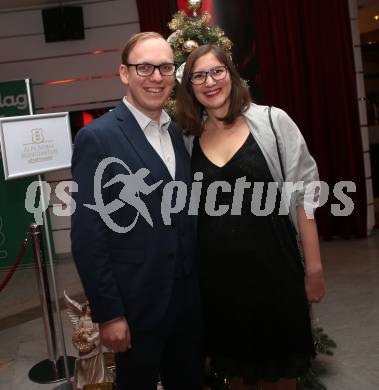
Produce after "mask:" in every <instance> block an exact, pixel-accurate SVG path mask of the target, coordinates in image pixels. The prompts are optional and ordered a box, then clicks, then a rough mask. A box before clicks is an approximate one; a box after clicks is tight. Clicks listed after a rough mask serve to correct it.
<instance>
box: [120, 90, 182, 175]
mask: <svg viewBox="0 0 379 390" xmlns="http://www.w3.org/2000/svg"><path fill="white" fill-rule="evenodd" d="M123 101H124V103H125V105H126V107H128V109H129V110H130V112H131V113H132V114H133V116H134V118H136V121H137V122H138V124H139V126H140V127H141V129H142V131H143V133H144V134H145V136H146V138H147V140H148V141H149V143H150V145H151V146H152V147H153V148H154V150H155V151H156V152H157V153H158V155H159V157H160V158H161V159H162V161H163V162H164V164H165V165H166V167H167V169H168V171H169V172H170V175H171V177H172V178H173V179H175V152H174V148H173V146H172V141H171V137H170V134H169V132H168V126H169V125H170V122H171V119H170V117H169V115H168V114H167V112H166V111H164V110H162V112H161V116H160V118H159V122H157V121H154V120H153V119H151V118H149V117H148V116H147V115H145V114H144V113H143V112H141V111H140V110H138V109H137V108H136V107H134V106H133V105H132V104H131V103H129V102H128V100H127V98H126V96H125V97H124V100H123Z"/></svg>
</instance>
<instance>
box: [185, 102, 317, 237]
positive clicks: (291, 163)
mask: <svg viewBox="0 0 379 390" xmlns="http://www.w3.org/2000/svg"><path fill="white" fill-rule="evenodd" d="M243 116H244V117H245V118H246V121H247V124H248V126H249V128H250V131H251V134H252V136H253V137H254V138H255V140H256V141H257V143H258V145H259V147H260V148H261V150H262V153H263V155H264V157H265V159H266V161H267V165H268V167H269V169H270V172H271V175H272V177H273V179H274V181H276V182H277V183H279V186H281V185H282V183H283V177H282V173H281V168H280V161H279V156H278V152H277V148H276V140H275V135H274V133H273V131H272V129H271V126H270V121H269V117H268V106H260V105H257V104H254V103H252V104H251V105H250V107H249V108H248V110H247V111H245V112H244V113H243ZM271 117H272V121H273V125H274V128H275V130H276V133H277V136H278V144H279V150H280V153H281V157H282V162H283V168H284V172H285V179H286V183H288V182H292V183H297V182H303V189H301V190H296V192H294V194H293V196H292V197H289V196H286V195H285V192H284V196H283V198H284V199H283V201H284V202H286V204H287V207H289V213H290V217H291V220H292V222H293V225H294V226H295V228H296V230H297V231H298V224H297V216H296V207H297V206H302V207H304V203H305V201H306V200H305V199H304V194H305V187H306V186H307V184H309V183H311V182H314V181H316V182H317V181H319V176H318V170H317V165H316V162H315V160H314V159H313V157H312V156H311V155H310V153H309V151H308V148H307V145H306V144H305V141H304V138H303V136H302V134H301V133H300V130H299V128H298V127H297V126H296V124H295V123H294V122H293V120H292V119H291V118H290V117H289V116H288V114H287V113H286V112H285V111H283V110H281V109H279V108H276V107H272V109H271ZM185 143H186V146H187V150H188V151H189V153H190V154H191V153H192V147H193V136H191V137H187V139H186V140H185Z"/></svg>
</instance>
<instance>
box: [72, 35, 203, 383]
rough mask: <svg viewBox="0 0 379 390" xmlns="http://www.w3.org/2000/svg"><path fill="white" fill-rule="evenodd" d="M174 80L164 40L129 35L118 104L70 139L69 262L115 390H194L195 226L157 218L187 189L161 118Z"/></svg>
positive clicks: (174, 135)
mask: <svg viewBox="0 0 379 390" xmlns="http://www.w3.org/2000/svg"><path fill="white" fill-rule="evenodd" d="M174 74H175V65H174V63H173V53H172V50H171V47H170V45H169V44H168V43H167V42H166V41H165V40H164V39H163V37H162V36H160V35H159V34H157V33H152V32H148V33H140V34H137V35H135V36H133V37H132V38H131V39H130V40H129V42H128V43H127V45H126V47H125V49H124V51H123V54H122V65H121V66H120V78H121V81H122V82H123V83H124V84H125V85H126V88H127V90H126V91H127V92H126V96H125V97H124V99H123V101H122V102H121V103H120V104H119V105H118V106H117V107H116V108H115V109H113V110H112V111H111V112H109V113H106V114H105V115H103V116H102V117H100V118H98V119H96V120H95V121H93V122H91V123H90V124H89V125H87V126H86V127H84V128H83V129H81V130H80V132H79V133H78V134H77V136H76V139H75V145H74V153H73V158H72V173H73V180H74V181H75V182H76V183H77V184H78V191H77V193H75V194H74V200H75V202H76V211H75V212H74V214H73V217H72V229H71V240H72V253H73V256H74V260H75V263H76V266H77V269H78V272H79V275H80V278H81V280H82V283H83V286H84V289H85V292H86V294H87V297H88V299H89V302H90V306H91V311H92V317H93V321H94V322H98V323H99V324H100V336H101V340H102V343H103V344H104V345H105V346H106V347H108V348H109V349H110V350H112V351H114V352H115V353H116V381H117V385H118V389H120V390H155V389H156V384H157V381H158V377H160V378H161V380H162V383H163V386H164V388H165V390H200V389H201V388H202V385H201V383H202V360H201V344H200V339H201V334H200V333H201V331H200V328H201V315H200V299H199V290H198V282H197V275H196V270H195V262H194V257H195V241H196V240H195V220H194V219H193V217H191V216H189V215H188V212H187V208H186V207H185V208H184V209H183V210H182V211H181V212H178V213H175V214H172V216H171V217H172V218H171V223H170V224H167V221H165V219H163V218H162V215H161V208H162V205H163V203H164V202H169V203H171V204H170V205H169V206H170V207H171V206H172V205H173V204H175V201H176V199H175V197H174V198H173V199H171V200H170V199H169V200H167V199H163V201H162V196H163V188H164V186H165V185H167V183H170V182H171V181H173V180H176V181H181V182H183V183H185V184H186V185H187V188H188V190H189V189H190V188H191V185H190V183H191V173H190V159H189V156H188V154H187V151H186V149H185V147H184V144H183V140H182V137H181V133H180V132H179V130H178V129H177V128H176V127H175V124H174V123H173V122H171V121H170V118H169V116H168V115H167V113H166V112H165V111H164V110H162V107H163V105H164V103H165V101H166V100H167V98H168V97H169V95H170V94H171V91H172V88H173V85H174V77H175V76H174ZM95 174H96V175H95ZM99 175H100V178H99ZM95 176H96V177H95ZM96 183H97V184H96ZM96 191H100V195H101V197H102V201H101V202H100V203H99V197H98V196H96ZM165 222H166V223H165Z"/></svg>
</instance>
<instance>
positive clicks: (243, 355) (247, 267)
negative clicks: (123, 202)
mask: <svg viewBox="0 0 379 390" xmlns="http://www.w3.org/2000/svg"><path fill="white" fill-rule="evenodd" d="M192 167H193V168H192V169H193V173H195V172H203V174H204V179H203V186H202V195H201V200H200V208H199V218H198V224H199V226H198V250H199V253H198V254H199V256H198V258H199V273H200V281H201V289H202V298H203V306H204V319H205V328H206V338H205V339H206V353H207V355H209V356H211V358H212V361H213V362H214V365H215V367H216V368H218V369H219V370H221V371H225V372H226V373H228V375H232V376H234V375H236V376H241V377H243V378H244V380H245V382H246V383H248V384H254V383H256V382H257V381H258V380H266V381H276V380H278V379H279V378H282V377H287V378H294V377H298V376H300V375H303V374H304V373H305V372H306V371H307V370H308V368H309V364H310V358H311V357H312V356H314V354H315V351H314V344H313V338H312V331H311V325H310V318H309V311H308V303H307V299H306V294H305V286H304V271H303V266H302V264H301V258H300V255H299V251H298V247H297V243H296V236H295V233H294V228H293V227H292V225H291V222H290V219H289V217H288V216H287V215H278V211H277V210H278V204H279V200H280V194H278V196H277V201H276V202H275V203H274V204H275V209H274V211H273V212H272V213H271V214H269V215H267V216H257V215H254V214H253V213H252V212H251V202H252V193H253V188H254V183H256V182H263V183H265V185H263V196H262V206H261V207H262V208H264V205H265V197H266V194H267V183H269V182H273V179H272V176H271V173H270V171H269V168H268V166H267V163H266V160H265V158H264V156H263V154H262V152H261V150H260V148H259V146H258V144H257V142H256V141H255V139H254V137H253V136H252V135H251V134H250V135H249V136H248V138H247V139H246V141H245V143H244V144H243V145H242V146H241V148H240V149H239V150H238V151H237V152H236V153H235V155H234V156H233V157H232V158H231V159H230V160H229V161H228V162H227V163H226V164H225V165H224V166H223V167H218V166H216V165H215V164H213V163H212V162H211V161H210V160H209V159H208V158H207V157H206V156H205V155H204V153H203V152H202V150H201V147H200V145H199V141H198V139H195V141H194V148H193V154H192ZM241 177H246V182H250V183H251V188H250V189H246V190H245V192H244V196H243V201H242V207H241V213H240V215H232V214H234V213H235V212H236V210H237V209H238V207H236V208H235V209H234V211H233V212H231V209H232V208H231V205H232V201H233V191H234V188H235V183H236V180H237V179H239V178H241ZM214 181H226V182H228V183H229V184H230V186H231V189H232V191H231V192H221V191H220V190H218V192H217V197H216V207H215V208H216V210H217V208H218V207H219V206H220V205H229V206H230V207H229V211H228V212H227V213H225V214H224V215H222V216H209V215H208V213H207V212H206V211H205V209H206V206H205V195H206V192H207V188H208V186H209V185H210V183H212V182H214ZM257 188H258V185H256V189H257ZM256 189H255V190H254V192H255V191H256ZM208 207H209V205H208ZM273 207H274V206H273ZM207 210H209V208H208V209H207Z"/></svg>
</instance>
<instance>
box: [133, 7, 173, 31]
mask: <svg viewBox="0 0 379 390" xmlns="http://www.w3.org/2000/svg"><path fill="white" fill-rule="evenodd" d="M137 8H138V14H139V20H140V29H141V31H156V32H159V33H161V34H162V35H163V36H164V37H165V38H168V36H169V35H170V34H171V31H170V29H169V28H168V26H167V24H168V22H169V21H170V20H171V18H172V15H173V14H174V13H175V12H177V11H178V8H177V6H176V1H175V0H160V1H157V0H137Z"/></svg>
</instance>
